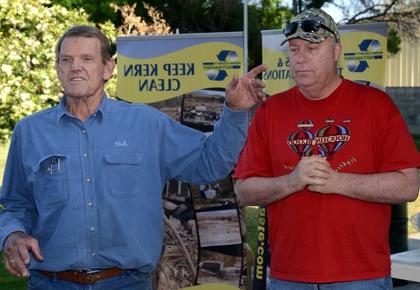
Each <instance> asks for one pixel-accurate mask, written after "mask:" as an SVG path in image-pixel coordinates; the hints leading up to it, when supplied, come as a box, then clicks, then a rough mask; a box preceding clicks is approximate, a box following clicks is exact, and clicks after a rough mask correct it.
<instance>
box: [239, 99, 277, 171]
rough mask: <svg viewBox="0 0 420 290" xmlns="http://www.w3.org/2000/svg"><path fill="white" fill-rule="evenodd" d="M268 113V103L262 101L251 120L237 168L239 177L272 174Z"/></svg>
mask: <svg viewBox="0 0 420 290" xmlns="http://www.w3.org/2000/svg"><path fill="white" fill-rule="evenodd" d="M266 114H267V106H266V103H262V104H261V106H260V107H259V108H258V110H257V111H256V113H255V115H254V117H253V119H252V121H251V126H250V128H249V133H248V139H247V141H246V144H245V147H244V149H243V150H242V152H241V155H240V157H239V161H238V165H237V167H236V169H235V174H234V177H235V178H237V179H244V178H248V177H253V176H263V177H268V176H272V170H271V161H270V156H269V143H268V134H269V131H268V128H267V121H266V120H267V119H266Z"/></svg>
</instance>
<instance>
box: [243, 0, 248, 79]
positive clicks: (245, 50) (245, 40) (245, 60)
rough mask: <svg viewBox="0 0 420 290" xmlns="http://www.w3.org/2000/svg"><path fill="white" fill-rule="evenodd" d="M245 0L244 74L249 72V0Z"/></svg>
mask: <svg viewBox="0 0 420 290" xmlns="http://www.w3.org/2000/svg"><path fill="white" fill-rule="evenodd" d="M243 1H244V75H245V74H246V73H247V72H248V0H243Z"/></svg>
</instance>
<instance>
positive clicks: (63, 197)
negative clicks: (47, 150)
mask: <svg viewBox="0 0 420 290" xmlns="http://www.w3.org/2000/svg"><path fill="white" fill-rule="evenodd" d="M34 174H35V178H34V197H35V202H36V204H37V206H38V207H41V208H43V207H47V208H48V207H49V206H51V205H59V204H65V203H66V202H67V200H68V198H69V177H68V172H67V156H65V155H60V154H51V155H47V156H46V157H43V158H42V159H41V160H40V161H38V163H37V164H36V165H35V167H34Z"/></svg>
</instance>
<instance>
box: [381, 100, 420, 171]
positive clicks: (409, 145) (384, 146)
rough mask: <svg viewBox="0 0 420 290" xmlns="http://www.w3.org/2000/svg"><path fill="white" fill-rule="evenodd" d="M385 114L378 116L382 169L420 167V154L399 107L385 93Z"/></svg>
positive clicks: (392, 169)
mask: <svg viewBox="0 0 420 290" xmlns="http://www.w3.org/2000/svg"><path fill="white" fill-rule="evenodd" d="M382 112H383V115H382V116H380V117H379V118H377V120H378V124H377V126H376V127H377V128H378V130H377V140H379V141H380V142H377V146H378V147H379V148H377V150H378V152H379V157H380V162H379V164H380V171H381V172H387V171H394V170H399V169H405V168H418V167H420V154H419V152H418V151H417V148H416V145H415V143H414V140H413V137H412V136H411V133H410V131H409V129H408V127H407V125H406V123H405V121H404V119H403V117H402V116H401V114H400V112H399V110H398V108H397V107H396V106H395V104H394V103H393V101H392V100H391V98H390V97H389V96H388V95H385V105H384V110H383V111H382Z"/></svg>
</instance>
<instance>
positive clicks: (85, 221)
mask: <svg viewBox="0 0 420 290" xmlns="http://www.w3.org/2000/svg"><path fill="white" fill-rule="evenodd" d="M248 122H249V114H248V112H238V111H232V110H230V109H229V108H228V107H226V106H225V107H224V110H223V113H222V117H221V119H220V120H219V122H218V123H216V125H215V130H214V132H213V134H211V135H210V136H206V135H205V134H204V133H202V132H200V131H197V130H194V129H191V128H188V127H186V126H183V125H180V124H179V123H177V122H175V121H173V120H172V119H170V118H169V117H168V116H166V115H165V114H163V113H161V112H159V111H158V110H156V109H154V108H152V107H149V106H146V105H139V104H128V103H125V102H121V101H116V100H112V99H109V98H107V97H104V99H103V101H102V103H101V105H100V106H99V107H98V110H97V111H96V112H95V113H93V114H92V115H91V116H90V117H89V118H88V119H87V120H86V121H85V122H82V121H80V120H79V119H77V118H75V117H74V116H73V115H71V114H70V113H69V112H68V111H67V109H66V106H65V97H63V98H62V100H61V102H60V104H59V105H57V106H56V107H53V108H51V109H48V110H44V111H41V112H38V113H35V114H33V115H31V116H29V117H26V118H24V119H23V120H21V121H20V122H19V123H18V124H17V125H16V127H15V130H14V132H13V136H12V140H11V145H10V150H9V155H8V159H7V164H6V170H5V175H4V180H3V189H2V193H1V199H0V204H3V206H4V207H5V208H4V210H3V211H2V212H1V213H0V247H3V243H4V240H5V238H6V237H7V236H8V235H9V234H10V233H11V232H14V231H23V232H26V233H28V234H29V235H32V236H33V237H35V238H36V239H38V241H39V244H40V247H41V253H42V254H43V256H44V258H45V260H44V261H43V262H38V261H36V260H35V259H34V258H32V259H31V262H30V265H29V268H30V269H31V270H34V269H36V270H46V271H63V270H68V269H81V268H108V267H119V268H125V269H140V270H142V271H145V272H150V271H152V270H154V268H155V266H156V264H157V262H158V259H159V257H160V253H161V249H162V238H163V237H162V233H163V221H162V215H163V211H162V190H163V187H164V185H165V183H166V181H168V180H170V179H177V180H181V181H185V182H191V183H200V184H204V183H210V182H214V181H216V180H219V179H221V178H223V177H225V176H226V175H227V174H229V173H230V171H231V170H232V169H233V167H234V165H235V164H236V161H237V158H238V155H239V153H240V150H241V149H242V147H243V145H244V142H245V139H246V132H247V127H248Z"/></svg>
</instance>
